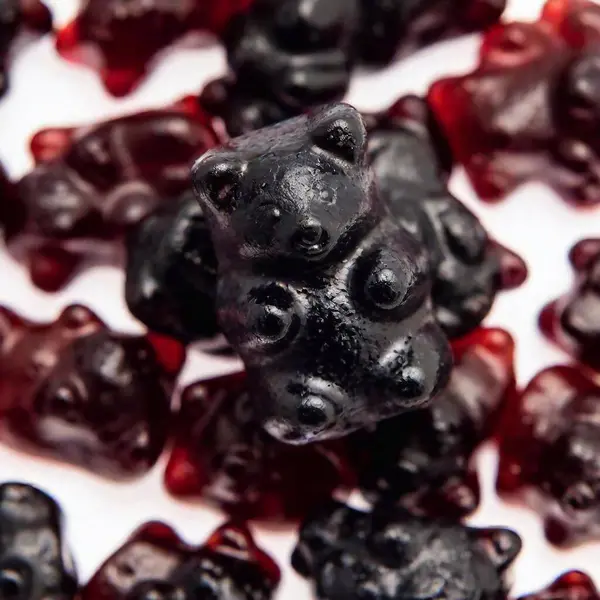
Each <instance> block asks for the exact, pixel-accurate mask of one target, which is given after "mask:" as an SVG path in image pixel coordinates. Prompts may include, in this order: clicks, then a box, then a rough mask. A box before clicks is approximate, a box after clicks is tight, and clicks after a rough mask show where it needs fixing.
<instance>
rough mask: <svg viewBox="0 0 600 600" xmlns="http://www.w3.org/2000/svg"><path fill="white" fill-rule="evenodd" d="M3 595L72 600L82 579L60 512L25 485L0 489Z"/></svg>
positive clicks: (48, 499)
mask: <svg viewBox="0 0 600 600" xmlns="http://www.w3.org/2000/svg"><path fill="white" fill-rule="evenodd" d="M0 531H1V532H2V536H1V537H0V593H1V594H2V597H3V598H19V600H48V598H53V600H72V599H73V598H75V596H76V594H77V576H76V573H75V569H74V566H73V561H72V559H71V556H70V554H69V551H68V549H67V548H66V546H65V534H64V527H63V518H62V514H61V510H60V508H59V506H58V505H57V504H56V502H55V501H54V500H53V499H52V498H51V497H50V496H48V495H47V494H45V493H44V492H42V491H41V490H39V489H37V488H35V487H33V486H30V485H27V484H25V483H15V482H10V483H3V484H2V485H0Z"/></svg>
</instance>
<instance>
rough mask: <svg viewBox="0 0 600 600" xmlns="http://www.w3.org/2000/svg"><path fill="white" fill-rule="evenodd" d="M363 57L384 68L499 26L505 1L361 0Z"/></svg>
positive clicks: (360, 38)
mask: <svg viewBox="0 0 600 600" xmlns="http://www.w3.org/2000/svg"><path fill="white" fill-rule="evenodd" d="M361 7H362V21H361V27H360V33H359V39H358V45H359V47H360V49H359V52H360V57H361V58H362V60H363V61H364V62H367V63H369V64H373V65H385V64H387V63H389V62H391V61H392V60H393V59H394V57H396V56H398V55H401V56H406V55H407V54H410V53H412V52H415V51H416V50H419V49H420V48H422V47H424V46H428V45H429V44H432V43H434V42H438V41H440V40H443V39H445V38H448V37H452V36H455V35H462V34H464V33H470V32H473V31H481V30H484V29H487V28H488V27H490V26H492V25H493V24H495V23H497V22H498V20H499V19H500V17H501V15H502V13H503V12H504V9H505V7H506V0H408V1H407V0H361Z"/></svg>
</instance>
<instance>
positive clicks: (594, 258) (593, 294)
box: [540, 238, 600, 371]
mask: <svg viewBox="0 0 600 600" xmlns="http://www.w3.org/2000/svg"><path fill="white" fill-rule="evenodd" d="M569 258H570V261H571V265H572V267H573V269H574V271H575V284H574V286H573V289H572V290H571V291H570V292H568V293H567V294H566V295H564V296H562V297H561V298H559V299H558V300H555V301H554V302H552V303H550V304H548V305H547V306H546V307H545V308H544V309H543V310H542V312H541V314H540V327H541V329H542V331H543V332H544V334H545V335H546V336H547V337H548V338H550V339H551V340H552V341H553V342H555V343H556V344H558V345H559V346H560V347H561V348H563V349H564V350H566V351H567V352H568V353H569V354H571V355H572V356H573V357H574V358H576V359H577V360H579V361H581V362H583V363H584V364H585V365H587V366H589V367H591V368H592V369H594V370H595V371H600V239H592V238H590V239H586V240H581V241H580V242H579V243H577V244H576V245H575V246H573V248H572V249H571V253H570V255H569Z"/></svg>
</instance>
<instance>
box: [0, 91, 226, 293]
mask: <svg viewBox="0 0 600 600" xmlns="http://www.w3.org/2000/svg"><path fill="white" fill-rule="evenodd" d="M216 143H217V136H216V134H215V132H214V131H213V130H212V128H211V126H210V123H209V121H208V118H207V117H206V116H205V115H204V113H203V112H201V111H200V110H199V109H198V107H197V105H196V103H195V102H190V101H188V100H187V99H185V100H183V101H182V102H179V103H177V104H176V105H173V107H170V108H168V109H164V110H153V111H146V112H141V113H137V114H133V115H129V116H126V117H122V118H118V119H114V120H110V121H106V122H103V123H99V124H97V125H94V126H91V127H78V128H71V129H68V128H66V129H47V130H43V131H40V132H39V133H37V134H36V135H35V136H34V137H33V139H32V141H31V149H32V152H33V155H34V157H35V159H36V162H37V165H36V167H35V168H34V169H33V171H31V172H30V173H29V174H27V175H26V176H25V177H23V179H22V180H21V181H20V183H19V185H18V191H19V200H20V206H19V207H15V210H16V211H17V210H18V211H21V212H22V213H23V215H22V216H21V223H20V226H19V227H18V229H17V231H16V233H15V234H14V235H12V237H11V238H10V240H9V241H10V249H11V251H12V252H13V253H14V254H15V255H16V256H17V258H19V259H22V260H24V261H26V262H27V263H28V267H29V270H30V274H31V278H32V281H33V283H34V284H35V285H37V286H38V287H40V288H41V289H43V290H45V291H50V292H51V291H56V290H58V289H60V288H61V287H62V286H63V285H65V283H66V282H67V281H68V280H69V279H70V277H71V276H72V275H73V273H74V271H75V270H76V269H77V267H78V266H79V265H80V264H81V262H82V261H83V259H84V258H90V257H92V258H94V259H96V260H99V259H100V260H106V259H107V258H111V259H114V258H115V255H116V256H119V254H120V252H121V244H120V243H117V242H119V241H120V240H122V238H123V236H124V234H125V233H127V232H128V231H129V230H130V229H131V228H132V227H134V226H135V225H137V224H138V223H139V222H140V221H141V220H142V219H143V218H144V217H145V216H147V215H148V214H149V213H150V212H152V211H153V210H154V209H155V208H157V207H158V206H159V205H161V203H162V204H164V203H166V202H168V201H170V200H172V198H174V197H176V196H178V195H179V194H180V193H182V192H183V191H185V190H187V189H188V188H189V187H190V173H189V171H190V163H191V162H192V161H193V159H194V158H195V157H197V156H198V155H200V154H202V153H203V152H205V151H206V150H207V149H208V148H210V147H212V146H214V145H215V144H216Z"/></svg>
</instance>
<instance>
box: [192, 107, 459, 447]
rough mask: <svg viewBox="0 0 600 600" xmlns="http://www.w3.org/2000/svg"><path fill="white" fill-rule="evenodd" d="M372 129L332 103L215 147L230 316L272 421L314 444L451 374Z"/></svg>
mask: <svg viewBox="0 0 600 600" xmlns="http://www.w3.org/2000/svg"><path fill="white" fill-rule="evenodd" d="M366 146H367V138H366V130H365V127H364V124H363V121H362V119H361V117H360V115H359V114H358V113H357V111H356V110H355V109H353V108H352V107H350V106H348V105H346V104H336V105H331V106H328V107H325V108H323V109H321V110H319V111H316V112H315V113H313V114H311V115H307V116H302V117H297V118H294V119H291V120H289V121H286V122H283V123H280V124H278V125H275V126H272V127H269V128H265V129H262V130H260V131H257V132H254V133H252V134H248V135H247V136H243V137H240V138H237V139H234V140H232V141H230V142H229V143H228V144H227V145H226V146H225V147H224V148H222V149H220V150H213V151H210V152H208V153H207V154H205V155H204V156H203V157H202V158H201V159H200V160H199V161H198V162H197V163H196V165H195V167H194V169H193V180H194V184H195V187H196V191H197V193H198V196H199V199H200V202H201V205H202V206H203V208H204V209H205V211H206V217H207V220H208V224H209V227H210V229H211V234H212V239H213V242H214V245H215V253H216V255H217V261H218V265H219V268H218V279H219V282H218V289H217V307H218V309H217V310H218V316H219V321H220V324H221V327H222V329H223V333H224V334H225V336H226V337H227V339H228V340H229V342H230V344H231V345H232V347H233V348H234V350H236V351H237V353H238V354H239V355H240V356H241V358H242V360H243V361H244V363H245V365H246V369H247V373H248V384H249V389H250V392H251V394H252V395H253V398H254V402H255V407H256V410H257V411H258V414H259V415H260V418H261V419H262V421H263V424H264V426H265V428H266V429H267V431H269V432H270V433H271V434H272V435H274V436H275V437H276V438H278V439H280V440H282V441H285V442H288V443H296V444H302V443H307V442H310V441H316V440H322V439H326V438H334V437H340V436H343V435H345V434H347V433H349V432H350V431H352V430H355V429H358V428H359V427H362V426H368V425H371V424H373V423H375V422H378V421H380V420H382V419H385V418H389V417H392V416H394V415H397V414H399V413H401V412H404V411H406V410H408V409H412V408H417V407H419V406H423V405H425V404H427V402H428V401H429V400H430V398H432V397H433V396H434V395H435V394H436V393H437V392H438V391H439V390H440V389H442V388H443V387H444V386H445V384H446V382H447V380H448V376H449V371H450V367H451V363H452V359H451V356H450V350H449V347H448V343H447V340H446V339H445V337H444V335H443V334H442V331H441V329H440V327H439V326H438V324H437V323H436V322H435V319H434V317H433V314H432V309H431V300H430V295H429V294H430V289H431V281H430V277H429V270H428V260H427V255H426V253H425V252H424V251H423V250H422V248H421V247H420V246H419V244H418V242H417V240H416V239H415V238H413V237H412V236H411V235H410V234H409V233H408V232H407V231H405V230H404V229H403V228H401V227H399V226H398V225H397V224H396V223H395V222H394V221H393V220H392V219H391V218H389V217H388V214H387V211H386V207H385V205H384V204H383V203H382V202H381V201H380V200H379V197H378V195H377V193H376V190H375V186H374V183H373V176H372V172H371V170H370V169H369V168H368V166H367V164H366Z"/></svg>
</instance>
